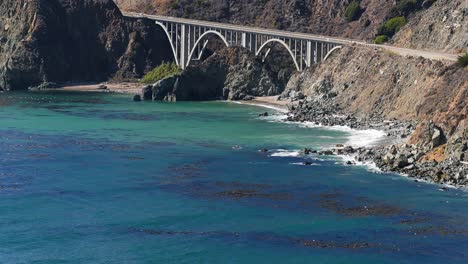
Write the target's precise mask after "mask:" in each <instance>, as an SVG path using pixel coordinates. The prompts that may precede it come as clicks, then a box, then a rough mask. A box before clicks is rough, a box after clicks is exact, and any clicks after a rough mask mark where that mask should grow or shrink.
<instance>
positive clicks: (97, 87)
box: [50, 82, 143, 94]
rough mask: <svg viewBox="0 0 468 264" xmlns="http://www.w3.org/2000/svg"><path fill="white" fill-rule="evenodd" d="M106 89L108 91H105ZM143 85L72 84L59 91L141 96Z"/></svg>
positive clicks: (130, 83)
mask: <svg viewBox="0 0 468 264" xmlns="http://www.w3.org/2000/svg"><path fill="white" fill-rule="evenodd" d="M104 87H106V89H103V88H104ZM142 87H143V84H141V83H137V82H124V83H97V84H71V85H66V86H63V87H60V88H57V89H50V90H60V91H77V92H104V93H106V92H113V93H125V94H140V93H141V88H142Z"/></svg>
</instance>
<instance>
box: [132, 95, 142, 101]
mask: <svg viewBox="0 0 468 264" xmlns="http://www.w3.org/2000/svg"><path fill="white" fill-rule="evenodd" d="M133 101H134V102H140V101H141V95H139V94H135V95H134V96H133Z"/></svg>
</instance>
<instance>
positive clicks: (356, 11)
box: [345, 1, 362, 22]
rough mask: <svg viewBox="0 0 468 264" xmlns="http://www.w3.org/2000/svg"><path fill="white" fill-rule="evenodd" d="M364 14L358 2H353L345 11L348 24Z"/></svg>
mask: <svg viewBox="0 0 468 264" xmlns="http://www.w3.org/2000/svg"><path fill="white" fill-rule="evenodd" d="M361 14H362V9H361V6H360V5H359V2H358V1H353V2H351V4H349V6H348V7H347V8H346V10H345V17H346V20H347V21H348V22H351V21H355V20H358V19H359V17H360V16H361Z"/></svg>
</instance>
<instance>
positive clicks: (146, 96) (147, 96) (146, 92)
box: [141, 85, 153, 100]
mask: <svg viewBox="0 0 468 264" xmlns="http://www.w3.org/2000/svg"><path fill="white" fill-rule="evenodd" d="M141 94H142V95H143V100H152V99H153V86H152V85H147V86H145V87H143V88H142V89H141Z"/></svg>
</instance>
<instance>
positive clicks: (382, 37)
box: [374, 35, 388, 44]
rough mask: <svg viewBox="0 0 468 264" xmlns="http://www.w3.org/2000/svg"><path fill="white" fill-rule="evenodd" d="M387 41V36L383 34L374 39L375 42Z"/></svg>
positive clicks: (382, 42)
mask: <svg viewBox="0 0 468 264" xmlns="http://www.w3.org/2000/svg"><path fill="white" fill-rule="evenodd" d="M387 41H388V37H387V36H385V35H380V36H377V37H376V38H375V40H374V42H375V44H384V43H385V42H387Z"/></svg>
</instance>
